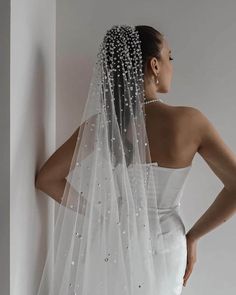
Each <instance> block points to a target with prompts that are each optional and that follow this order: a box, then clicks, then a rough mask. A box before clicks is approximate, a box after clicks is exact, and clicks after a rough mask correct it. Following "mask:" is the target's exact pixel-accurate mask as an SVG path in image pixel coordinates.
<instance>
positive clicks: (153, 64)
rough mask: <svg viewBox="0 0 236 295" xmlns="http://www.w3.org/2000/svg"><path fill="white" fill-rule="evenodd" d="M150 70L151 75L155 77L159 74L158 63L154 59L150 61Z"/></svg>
mask: <svg viewBox="0 0 236 295" xmlns="http://www.w3.org/2000/svg"><path fill="white" fill-rule="evenodd" d="M150 69H151V71H152V73H153V74H154V75H155V76H157V75H158V74H159V72H160V63H159V61H158V59H157V58H156V57H152V58H151V59H150Z"/></svg>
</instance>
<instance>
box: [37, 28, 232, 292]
mask: <svg viewBox="0 0 236 295" xmlns="http://www.w3.org/2000/svg"><path fill="white" fill-rule="evenodd" d="M172 60H173V57H172V53H171V48H170V46H169V43H168V42H167V40H166V38H165V36H164V35H163V34H161V33H160V32H159V31H157V30H156V29H155V28H153V27H150V26H145V25H139V26H128V25H114V26H112V28H110V29H109V30H108V31H107V32H106V34H105V36H104V38H103V41H102V42H101V45H100V47H99V52H98V55H97V60H96V64H95V67H94V72H93V76H92V81H91V84H90V89H89V93H88V98H87V104H86V107H85V110H84V113H83V118H82V123H81V124H80V126H79V127H78V128H77V129H76V130H75V131H74V133H73V134H72V135H71V137H70V138H68V139H67V140H66V142H65V143H64V144H62V145H61V146H60V147H59V148H58V149H57V150H56V151H55V152H54V153H53V154H52V155H51V157H50V158H49V159H48V160H47V161H46V162H45V163H44V164H43V165H42V167H41V169H40V170H39V171H38V172H37V176H36V180H35V186H36V188H37V189H39V190H40V191H42V192H44V193H46V194H47V195H48V196H50V197H51V198H53V199H54V200H55V201H56V202H58V203H59V204H60V209H59V212H58V216H57V221H56V225H55V229H54V235H53V237H52V242H51V243H52V244H51V245H52V246H51V247H50V249H49V250H48V255H47V259H46V261H45V267H44V271H43V273H42V278H41V282H40V285H39V288H38V293H37V295H46V294H49V295H52V294H55V295H60V294H61V295H65V294H74V295H75V294H80V295H85V294H86V295H87V294H93V295H98V294H99V295H100V294H102V295H105V294H106V295H110V294H115V295H116V294H117V295H118V294H119V295H120V294H127V295H131V294H132V295H134V294H135V295H136V294H142V295H144V294H145V295H153V294H158V295H177V294H181V292H182V286H186V283H187V281H188V279H189V277H190V275H191V273H192V271H193V268H194V264H195V263H196V260H197V244H198V241H199V239H200V238H201V237H202V236H203V235H205V234H207V233H208V232H209V231H211V230H213V229H214V228H216V227H217V226H219V225H220V224H222V223H224V222H225V221H226V220H228V219H229V218H230V217H231V216H232V215H233V214H234V213H235V211H236V181H235V179H236V178H235V177H236V157H235V154H233V152H232V151H231V150H230V149H229V147H228V146H227V145H226V144H225V143H224V141H223V140H222V138H221V137H220V135H219V133H218V132H217V130H216V129H215V127H214V126H213V125H212V123H211V122H210V121H209V120H208V119H207V117H206V116H205V115H204V114H203V113H202V112H201V111H200V110H198V109H197V108H194V107H186V106H172V105H169V104H167V103H165V102H164V101H163V100H162V99H160V98H159V95H158V94H159V93H168V91H169V89H170V84H171V79H172V74H173V65H172ZM196 153H199V154H200V155H201V156H202V157H203V159H204V160H205V161H206V162H207V164H208V165H209V167H210V168H211V169H212V171H213V172H214V173H215V175H216V176H217V177H219V178H220V180H221V181H222V182H223V184H224V187H223V189H222V190H221V192H220V193H219V195H218V196H216V199H215V201H214V202H213V203H212V205H211V206H210V207H209V208H208V209H207V210H206V212H205V213H204V214H203V215H202V216H201V217H200V218H199V219H198V220H197V221H196V222H195V224H194V225H193V226H192V228H191V229H190V230H189V231H188V232H187V233H186V232H185V226H184V224H183V221H182V219H181V216H180V214H179V205H180V198H181V196H182V193H183V190H182V189H183V187H184V184H185V182H186V179H187V176H188V173H189V172H190V170H191V167H192V160H193V158H194V156H195V154H196ZM50 266H53V267H52V268H50Z"/></svg>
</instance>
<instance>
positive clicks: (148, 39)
mask: <svg viewBox="0 0 236 295" xmlns="http://www.w3.org/2000/svg"><path fill="white" fill-rule="evenodd" d="M135 30H136V31H137V32H138V33H139V39H140V41H141V51H142V60H143V73H144V70H145V68H146V66H147V62H148V61H149V60H150V59H151V58H152V57H156V58H157V59H158V60H160V59H161V49H162V43H163V38H164V35H163V34H161V33H160V32H159V31H158V30H156V29H154V28H153V27H150V26H145V25H141V26H135Z"/></svg>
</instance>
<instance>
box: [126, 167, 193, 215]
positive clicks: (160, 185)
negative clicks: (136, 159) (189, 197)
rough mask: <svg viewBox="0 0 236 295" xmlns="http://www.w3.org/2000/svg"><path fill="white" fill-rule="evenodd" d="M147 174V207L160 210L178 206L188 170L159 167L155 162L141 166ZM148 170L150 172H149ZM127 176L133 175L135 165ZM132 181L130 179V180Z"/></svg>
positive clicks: (186, 168)
mask: <svg viewBox="0 0 236 295" xmlns="http://www.w3.org/2000/svg"><path fill="white" fill-rule="evenodd" d="M142 167H143V169H145V170H146V171H147V173H151V174H150V175H151V176H150V177H148V178H147V183H146V185H147V192H148V206H149V207H150V208H151V207H158V208H159V209H160V210H165V209H169V208H174V207H176V206H179V205H180V201H181V198H182V195H183V191H184V187H185V184H186V180H187V176H188V175H189V171H190V168H191V167H192V166H191V165H190V166H187V167H183V168H167V167H161V166H159V165H158V163H156V162H152V163H146V164H143V165H142ZM150 169H151V170H152V171H150ZM128 170H129V174H130V175H134V173H135V165H131V166H129V169H128ZM131 179H132V178H131Z"/></svg>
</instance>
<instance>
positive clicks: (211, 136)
mask: <svg viewBox="0 0 236 295" xmlns="http://www.w3.org/2000/svg"><path fill="white" fill-rule="evenodd" d="M195 112H197V116H196V120H197V122H196V123H197V126H198V128H199V129H198V130H199V134H200V138H201V142H200V145H199V148H198V152H199V154H200V155H201V156H202V157H203V159H204V160H205V161H206V162H207V164H208V165H209V167H210V168H211V169H212V171H213V172H214V173H215V174H216V176H218V177H219V178H220V180H221V181H222V182H223V184H224V187H223V189H222V190H221V191H220V193H219V194H218V196H217V197H216V199H215V201H214V202H213V203H212V204H211V206H210V207H209V208H208V209H207V211H206V212H205V213H204V214H203V215H202V216H201V218H199V220H198V221H197V222H196V223H195V224H194V225H193V227H192V228H191V229H190V230H189V232H188V233H187V235H188V237H189V238H191V239H192V240H198V239H199V238H200V237H202V236H203V235H205V234H206V233H208V232H209V231H211V230H213V229H215V228H216V227H217V226H219V225H221V224H222V223H224V222H225V221H226V220H227V219H229V218H230V217H231V216H232V215H233V214H235V213H236V156H235V154H234V153H233V152H232V151H231V150H230V148H229V147H228V146H227V145H226V143H225V142H224V141H223V139H222V138H221V137H220V135H219V133H218V132H217V131H216V129H215V128H214V126H213V124H212V123H211V122H210V121H209V120H208V119H207V118H206V116H205V115H204V114H203V113H201V112H200V111H198V110H197V109H195Z"/></svg>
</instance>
